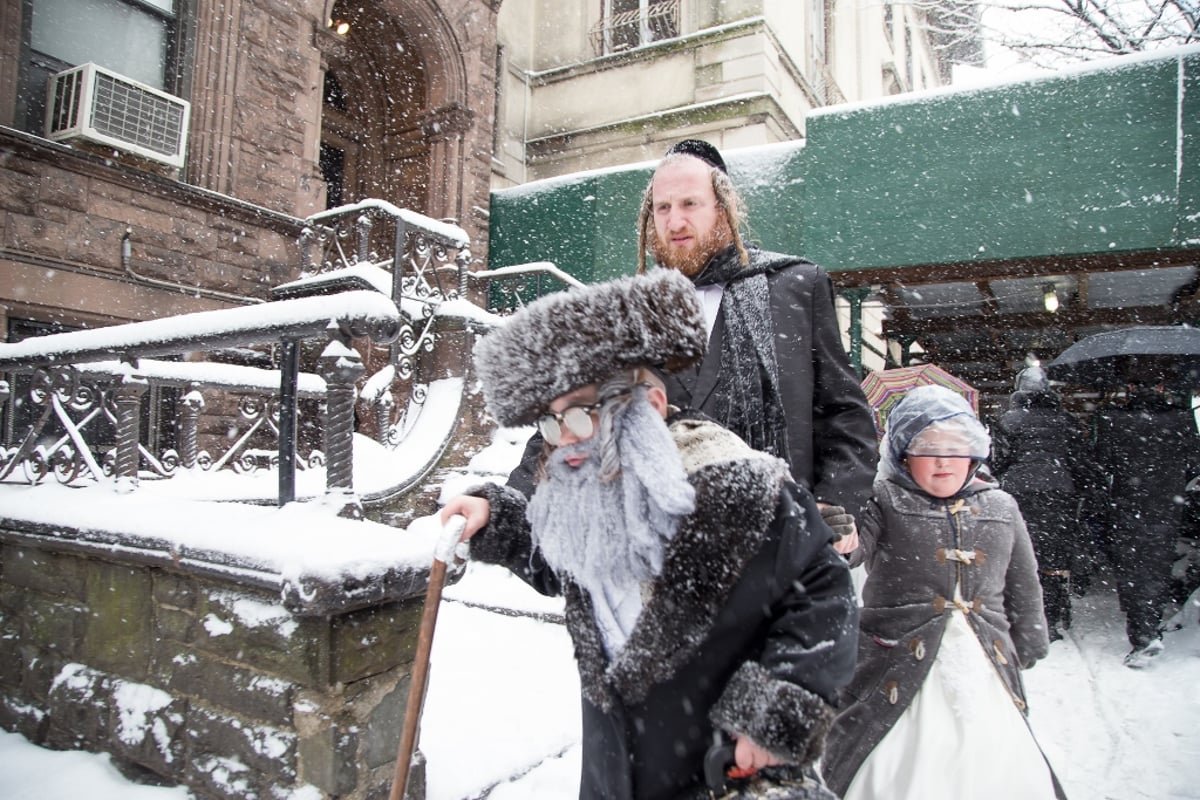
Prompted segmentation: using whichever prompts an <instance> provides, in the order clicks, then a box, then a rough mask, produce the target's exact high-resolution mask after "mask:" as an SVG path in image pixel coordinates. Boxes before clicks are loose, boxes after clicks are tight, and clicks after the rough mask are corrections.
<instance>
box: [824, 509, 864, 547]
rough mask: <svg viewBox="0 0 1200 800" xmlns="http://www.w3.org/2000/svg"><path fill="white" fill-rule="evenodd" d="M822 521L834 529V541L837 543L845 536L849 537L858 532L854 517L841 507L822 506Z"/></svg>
mask: <svg viewBox="0 0 1200 800" xmlns="http://www.w3.org/2000/svg"><path fill="white" fill-rule="evenodd" d="M821 519H823V520H825V524H826V525H828V526H829V527H830V528H832V529H833V540H834V541H835V542H836V541H837V540H838V539H841V538H842V537H843V536H849V535H850V534H852V533H854V532H855V531H856V530H857V527H856V526H855V524H854V517H852V516H851V515H849V514H847V513H846V509H844V508H842V507H841V506H821Z"/></svg>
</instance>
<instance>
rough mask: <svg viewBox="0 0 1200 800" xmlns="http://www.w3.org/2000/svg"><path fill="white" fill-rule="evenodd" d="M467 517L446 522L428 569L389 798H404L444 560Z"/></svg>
mask: <svg viewBox="0 0 1200 800" xmlns="http://www.w3.org/2000/svg"><path fill="white" fill-rule="evenodd" d="M465 524H466V519H464V518H463V517H461V516H457V515H456V516H454V517H451V518H450V521H449V522H448V523H447V524H446V528H445V530H444V532H443V534H442V538H441V539H439V540H438V541H439V544H438V547H437V552H436V553H434V557H433V566H432V567H430V569H429V588H427V589H426V590H425V608H424V610H423V611H422V612H421V627H420V629H419V630H418V631H417V652H416V654H415V655H414V656H413V668H412V680H411V683H410V684H409V686H408V705H407V706H406V707H405V709H404V729H403V730H402V731H401V734H400V749H399V751H398V752H397V753H396V775H395V777H394V778H393V779H392V791H391V794H390V795H388V800H403V798H404V796H405V791H406V790H407V789H408V771H409V767H410V766H411V762H412V757H413V751H414V750H415V749H416V744H417V728H418V727H419V726H420V724H421V706H422V705H423V704H424V702H425V684H426V683H427V682H428V680H429V654H430V652H431V651H432V650H433V628H434V626H435V625H436V624H437V615H438V606H439V605H441V602H442V587H443V586H444V585H445V583H446V563H447V562H448V561H449V560H450V559H452V558H454V547H455V545H457V544H458V538H459V536H461V535H462V530H463V526H464V525H465Z"/></svg>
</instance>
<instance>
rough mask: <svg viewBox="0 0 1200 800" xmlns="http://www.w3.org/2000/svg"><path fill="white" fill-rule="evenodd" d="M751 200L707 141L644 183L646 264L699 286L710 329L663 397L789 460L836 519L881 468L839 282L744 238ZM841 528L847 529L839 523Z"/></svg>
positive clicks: (641, 250) (682, 149)
mask: <svg viewBox="0 0 1200 800" xmlns="http://www.w3.org/2000/svg"><path fill="white" fill-rule="evenodd" d="M744 222H745V210H744V208H743V203H742V199H741V197H740V196H739V195H738V192H737V190H736V188H735V187H734V185H733V183H732V181H730V179H729V175H728V171H727V169H726V165H725V160H724V159H723V158H722V157H721V154H720V153H719V152H718V151H717V148H715V147H713V146H712V145H711V144H709V143H708V142H703V141H699V140H696V139H688V140H685V141H682V142H679V143H678V144H676V145H674V146H673V147H671V148H670V149H669V150H668V151H667V154H666V156H665V157H664V158H663V160H662V161H661V162H659V164H658V167H657V168H656V169H655V171H654V176H653V177H652V179H651V181H650V184H649V186H647V187H646V192H645V195H644V196H643V200H642V208H641V213H640V217H639V219H638V254H639V255H638V258H639V262H638V271H639V272H644V271H645V269H646V253H647V251H648V252H649V253H650V254H651V255H652V256H653V258H654V260H655V261H656V262H657V263H658V264H659V266H662V267H668V268H670V269H675V270H678V271H680V272H682V273H683V274H684V275H687V276H688V278H690V279H691V280H692V283H693V284H694V285H695V286H696V290H697V292H698V293H699V295H700V298H701V302H702V305H703V308H704V315H705V324H706V329H707V331H708V335H709V342H708V353H707V355H706V356H705V358H704V360H703V361H701V362H700V363H699V364H698V365H697V366H696V367H695V368H693V369H690V370H687V371H685V372H682V373H680V374H678V375H676V376H672V377H670V378H669V379H668V381H667V396H668V398H669V399H670V400H671V402H672V403H675V404H677V405H679V406H681V407H687V408H694V409H696V410H699V411H703V412H704V413H706V414H708V415H709V416H711V417H713V418H714V419H715V420H716V421H717V422H720V423H721V424H722V425H724V426H725V427H727V428H729V429H730V430H731V431H733V432H734V433H736V434H737V435H738V436H740V437H741V438H743V439H745V440H746V442H747V443H748V444H749V445H750V446H751V447H754V448H756V449H758V450H763V451H765V452H768V453H771V454H773V455H776V456H779V457H780V458H782V459H784V460H785V461H786V462H787V463H788V466H790V467H791V470H792V476H793V477H794V478H795V479H796V482H797V483H799V484H801V485H802V486H804V487H805V488H807V489H809V490H810V491H811V492H812V493H813V495H814V496H815V497H816V498H817V501H818V502H819V503H820V504H821V505H822V507H823V510H824V511H825V513H827V514H829V515H830V519H831V521H836V520H837V519H838V516H839V515H838V511H840V509H831V508H828V507H829V506H841V507H844V508H845V510H846V511H848V512H849V513H850V514H853V515H856V514H857V513H858V512H859V511H860V510H861V508H862V507H863V505H864V504H865V502H866V500H867V498H868V497H870V494H871V484H872V482H873V481H874V478H875V463H876V440H875V428H874V422H873V420H872V416H871V411H870V408H869V406H868V405H867V401H866V397H865V396H864V395H863V392H862V389H861V387H860V386H859V377H858V376H857V375H856V374H855V372H854V369H853V368H852V367H851V366H850V361H849V358H848V357H847V355H846V351H845V349H844V348H843V347H842V335H841V332H840V331H839V330H838V322H837V312H836V311H835V309H834V302H833V301H834V290H833V283H832V281H831V280H830V278H829V275H828V273H826V272H825V270H823V269H821V268H820V267H818V266H816V265H815V264H812V263H811V262H809V261H806V260H804V259H802V258H798V257H796V256H790V255H784V254H781V253H771V252H768V251H765V250H761V249H759V248H757V247H755V246H753V245H748V244H747V243H746V242H744V241H743V239H742V234H741V227H742V224H743V223H744ZM834 527H835V530H837V531H838V532H843V529H842V526H840V525H837V524H835V526H834Z"/></svg>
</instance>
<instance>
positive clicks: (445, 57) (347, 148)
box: [321, 0, 474, 222]
mask: <svg viewBox="0 0 1200 800" xmlns="http://www.w3.org/2000/svg"><path fill="white" fill-rule="evenodd" d="M329 20H330V21H331V22H332V23H333V24H334V29H333V30H331V31H330V32H329V34H328V35H326V36H324V37H322V40H323V43H324V45H323V47H322V50H323V54H324V57H325V58H324V60H325V64H324V66H325V70H326V81H325V94H324V102H323V111H322V130H321V144H322V156H323V159H322V168H323V171H324V172H325V176H326V180H327V183H329V184H330V185H331V186H332V187H334V188H340V190H341V191H340V195H341V196H340V198H337V199H340V201H341V202H342V203H346V202H354V201H356V200H361V199H364V198H367V197H377V198H381V199H384V200H387V201H389V202H391V203H394V204H395V205H398V206H401V207H404V208H409V209H412V210H414V211H419V212H421V213H423V214H426V215H428V216H431V217H434V218H437V219H453V220H456V221H459V222H463V221H464V220H463V211H464V208H465V207H466V200H465V198H464V196H463V180H464V173H465V167H466V165H465V163H464V162H465V160H466V157H465V152H466V150H465V148H464V146H463V143H464V138H465V135H466V134H467V133H468V131H470V129H471V127H472V125H473V122H474V115H473V114H472V113H471V112H470V111H468V110H467V101H466V98H467V96H468V81H467V77H466V68H465V64H464V53H463V52H462V49H461V45H460V44H459V42H458V41H457V38H456V37H455V36H454V34H453V32H452V30H451V27H450V25H449V24H448V22H447V21H446V19H445V17H444V15H443V13H442V10H441V8H440V7H439V6H437V5H435V4H433V3H431V2H429V0H386V1H385V2H379V3H366V4H364V3H361V2H352V1H350V0H336V2H334V3H333V4H332V8H331V12H330V14H329ZM341 23H345V24H346V25H347V26H348V28H347V30H346V32H345V33H344V34H339V33H337V32H336V26H337V25H338V24H341ZM335 172H336V177H337V179H338V182H337V183H336V184H335V182H334V181H333V180H331V178H333V177H334V175H335Z"/></svg>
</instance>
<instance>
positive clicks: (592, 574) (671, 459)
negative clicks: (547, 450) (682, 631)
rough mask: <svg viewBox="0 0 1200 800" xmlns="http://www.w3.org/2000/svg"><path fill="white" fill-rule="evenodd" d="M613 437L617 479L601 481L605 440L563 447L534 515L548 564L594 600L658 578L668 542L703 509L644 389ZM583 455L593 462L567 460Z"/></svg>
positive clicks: (530, 514)
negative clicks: (685, 521) (576, 463)
mask: <svg viewBox="0 0 1200 800" xmlns="http://www.w3.org/2000/svg"><path fill="white" fill-rule="evenodd" d="M611 435H612V437H614V438H615V440H616V445H617V448H618V452H619V454H620V465H621V469H620V472H619V473H618V474H617V475H616V476H615V477H613V478H612V479H611V480H603V479H602V478H601V477H600V456H599V452H600V450H601V448H602V447H603V444H604V442H603V441H602V440H601V436H600V434H597V435H596V436H593V437H592V438H591V439H589V440H588V441H585V442H580V443H578V444H575V445H569V446H566V447H558V448H556V449H555V450H554V451H553V452H551V454H550V457H549V459H548V460H547V462H546V466H545V475H546V477H545V478H544V479H543V480H542V482H541V483H540V484H538V487H537V489H536V490H535V491H534V494H533V497H532V498H531V499H530V501H529V507H528V509H527V511H526V516H527V518H528V519H529V523H530V526H531V528H532V537H533V543H534V545H535V546H536V547H538V548H539V549H540V550H541V552H542V555H543V556H544V557H545V559H546V562H547V563H548V564H549V565H550V566H551V567H552V568H553V569H554V570H555V571H556V572H558V573H559V574H565V575H568V576H570V577H571V578H572V579H573V580H574V581H576V582H577V583H578V584H580V585H581V586H582V587H583V588H585V589H586V590H588V592H590V593H591V594H592V595H593V596H594V597H600V596H602V591H603V587H609V588H610V589H616V590H618V591H621V590H627V589H629V588H630V587H633V586H636V585H638V584H641V583H643V582H644V581H647V580H649V579H651V578H653V577H655V576H656V575H658V574H659V573H660V572H661V570H662V560H663V551H664V549H665V547H666V544H667V542H669V541H670V540H671V539H672V538H673V537H674V535H675V532H676V530H678V527H679V522H680V519H681V518H683V517H684V516H686V515H688V514H690V513H691V512H692V511H693V510H695V507H696V504H695V491H694V489H693V488H692V485H691V484H690V483H688V480H687V473H686V472H685V471H684V468H683V461H682V460H681V459H680V457H679V450H678V448H677V447H676V445H675V442H674V440H673V439H672V438H671V434H670V431H669V430H668V429H667V426H666V424H665V423H664V422H663V420H662V417H661V416H659V414H658V413H657V411H655V409H654V407H653V406H651V405H650V404H649V402H648V401H647V400H646V399H645V395H644V392H643V391H637V392H636V393H635V396H634V397H633V399H631V401H630V402H629V404H628V406H627V407H626V408H624V409H622V410H620V411H618V412H617V413H616V414H615V415H614V417H613V427H612V434H611ZM577 453H587V454H588V459H587V461H585V462H584V463H583V464H580V465H579V466H578V467H571V466H568V465H567V464H566V462H565V458H566V457H567V456H568V455H572V454H577Z"/></svg>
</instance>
